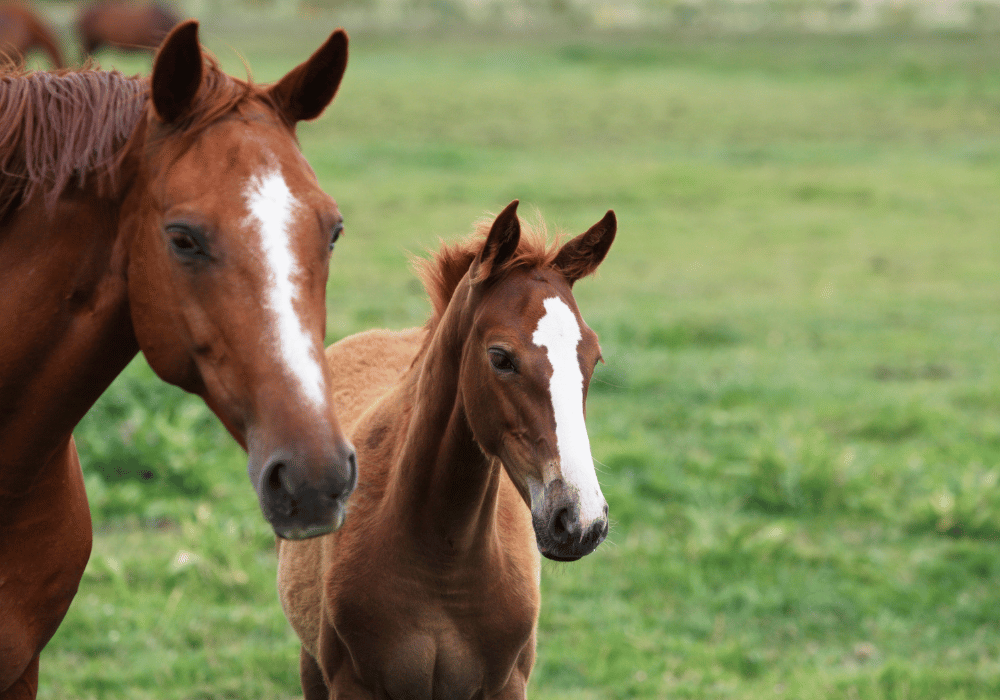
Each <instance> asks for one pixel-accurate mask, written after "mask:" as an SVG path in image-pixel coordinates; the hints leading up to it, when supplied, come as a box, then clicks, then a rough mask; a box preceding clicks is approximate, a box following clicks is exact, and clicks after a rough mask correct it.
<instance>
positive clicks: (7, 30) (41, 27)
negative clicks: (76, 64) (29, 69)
mask: <svg viewBox="0 0 1000 700" xmlns="http://www.w3.org/2000/svg"><path fill="white" fill-rule="evenodd" d="M35 48H37V49H40V50H41V51H43V52H45V53H46V54H47V55H48V57H49V60H50V61H51V62H52V67H53V68H62V67H63V66H64V65H65V64H64V63H63V57H62V51H60V50H59V42H58V41H57V39H56V35H55V32H53V31H52V29H51V28H50V27H49V25H48V23H46V21H45V20H44V19H42V18H41V17H40V16H39V15H38V13H37V12H35V11H34V10H32V9H31V8H30V7H28V6H27V5H24V4H22V3H13V4H8V5H0V55H2V56H5V57H7V58H9V59H11V60H12V61H14V62H20V61H22V60H23V59H24V58H25V56H27V54H28V51H30V50H31V49H35Z"/></svg>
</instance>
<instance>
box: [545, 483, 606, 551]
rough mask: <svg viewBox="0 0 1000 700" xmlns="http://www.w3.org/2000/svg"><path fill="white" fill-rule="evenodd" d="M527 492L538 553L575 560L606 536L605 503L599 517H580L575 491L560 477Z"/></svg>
mask: <svg viewBox="0 0 1000 700" xmlns="http://www.w3.org/2000/svg"><path fill="white" fill-rule="evenodd" d="M531 491H532V494H531V496H532V498H531V500H532V508H531V524H532V526H533V527H534V529H535V540H536V543H537V544H538V551H539V552H541V554H542V556H544V557H546V558H548V559H552V560H553V561H576V560H577V559H579V558H581V557H583V556H586V555H587V554H590V553H591V552H593V551H594V550H595V549H597V546H598V545H599V544H601V542H603V541H604V538H605V537H607V536H608V504H607V502H605V503H604V507H603V509H602V511H601V513H600V515H599V516H597V517H595V518H582V517H581V508H580V501H579V498H578V496H577V494H575V492H574V491H573V489H570V488H568V487H567V486H566V485H565V483H564V482H563V481H562V480H561V479H554V480H553V481H552V482H550V483H548V484H546V485H545V487H544V488H543V489H540V490H536V489H532V490H531ZM539 491H540V493H539ZM536 494H537V500H536ZM536 504H537V507H536Z"/></svg>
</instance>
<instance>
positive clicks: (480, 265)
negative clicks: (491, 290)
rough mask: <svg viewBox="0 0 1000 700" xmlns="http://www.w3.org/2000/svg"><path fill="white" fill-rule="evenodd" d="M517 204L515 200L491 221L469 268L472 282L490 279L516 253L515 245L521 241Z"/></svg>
mask: <svg viewBox="0 0 1000 700" xmlns="http://www.w3.org/2000/svg"><path fill="white" fill-rule="evenodd" d="M517 204H518V200H516V199H515V200H514V201H513V202H511V203H510V204H508V205H507V206H506V207H504V210H503V211H502V212H500V213H499V214H497V218H496V219H494V220H493V225H492V226H491V227H490V232H489V234H487V236H486V241H485V242H484V243H483V248H482V250H480V251H479V255H477V256H476V259H475V260H473V261H472V265H470V266H469V277H470V279H471V280H472V281H473V282H477V283H478V282H483V281H485V280H487V279H489V278H490V277H492V276H493V275H494V273H495V272H496V271H497V270H499V269H500V267H501V266H502V265H503V264H504V263H505V262H507V261H508V260H509V259H510V258H511V256H513V255H514V253H516V252H517V244H518V243H519V242H520V240H521V222H520V220H519V219H518V218H517Z"/></svg>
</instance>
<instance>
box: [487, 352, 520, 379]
mask: <svg viewBox="0 0 1000 700" xmlns="http://www.w3.org/2000/svg"><path fill="white" fill-rule="evenodd" d="M489 354H490V364H491V365H493V369H495V370H496V371H497V372H501V373H510V372H516V371H517V367H515V366H514V361H513V360H511V359H510V355H508V354H507V353H506V352H504V351H503V350H501V349H499V348H490V352H489Z"/></svg>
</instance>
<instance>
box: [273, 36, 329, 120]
mask: <svg viewBox="0 0 1000 700" xmlns="http://www.w3.org/2000/svg"><path fill="white" fill-rule="evenodd" d="M346 68H347V33H346V32H345V31H344V30H343V29H338V30H337V31H335V32H334V33H333V34H331V35H330V38H329V39H327V40H326V43H324V44H323V45H322V46H320V47H319V48H318V49H316V53H314V54H313V55H312V56H310V57H309V59H308V60H307V61H305V63H302V64H300V65H299V66H297V67H295V68H293V69H292V70H291V71H290V72H289V73H288V74H287V75H286V76H285V77H284V78H282V79H281V80H279V81H278V82H277V83H275V84H274V85H272V86H271V88H270V89H269V90H268V93H269V94H270V95H271V99H273V100H274V102H275V103H276V104H277V105H278V108H279V109H280V110H281V111H282V113H283V114H284V115H285V117H286V118H287V119H288V120H289V121H290V122H292V123H293V124H294V123H295V122H297V121H301V120H303V119H315V118H316V117H318V116H319V115H320V114H322V113H323V110H324V109H326V106H327V105H328V104H330V102H331V101H332V100H333V96H334V95H336V94H337V88H338V87H340V79H341V78H342V77H343V76H344V70H345V69H346Z"/></svg>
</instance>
